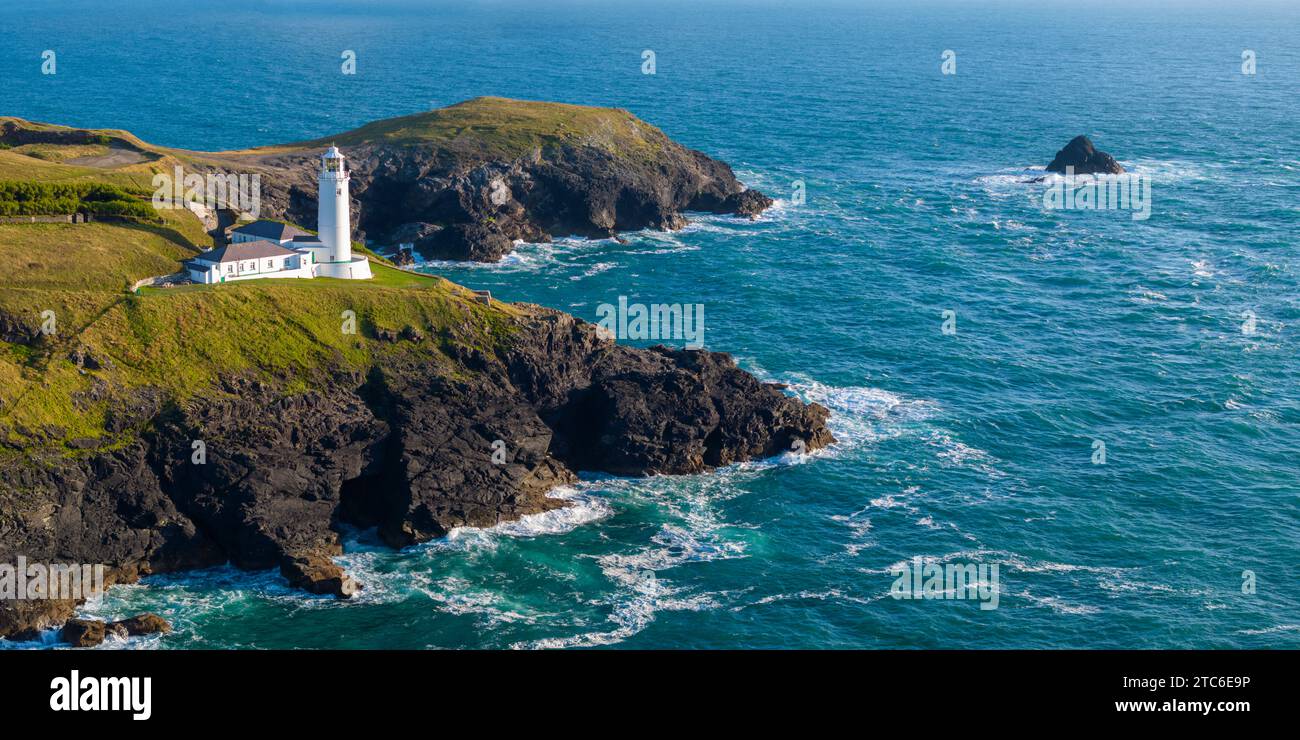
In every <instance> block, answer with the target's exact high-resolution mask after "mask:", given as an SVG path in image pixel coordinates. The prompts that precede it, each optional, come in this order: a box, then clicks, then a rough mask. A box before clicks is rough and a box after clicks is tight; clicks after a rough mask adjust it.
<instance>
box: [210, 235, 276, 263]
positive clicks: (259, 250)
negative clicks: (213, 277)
mask: <svg viewBox="0 0 1300 740" xmlns="http://www.w3.org/2000/svg"><path fill="white" fill-rule="evenodd" d="M295 254H297V252H295V251H293V250H292V249H285V248H284V247H282V246H280V245H279V244H276V243H275V242H271V241H267V240H265V239H258V240H257V241H255V242H236V243H234V244H227V245H226V246H224V247H218V248H217V249H213V250H211V251H208V252H204V253H203V254H200V255H199V256H197V257H195V258H194V259H196V260H202V261H204V262H239V261H241V260H255V259H261V258H263V257H288V256H290V255H295Z"/></svg>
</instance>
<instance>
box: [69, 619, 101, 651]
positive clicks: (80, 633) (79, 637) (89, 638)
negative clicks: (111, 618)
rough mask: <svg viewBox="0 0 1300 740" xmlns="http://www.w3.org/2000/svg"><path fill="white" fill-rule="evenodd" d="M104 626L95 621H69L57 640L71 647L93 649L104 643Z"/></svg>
mask: <svg viewBox="0 0 1300 740" xmlns="http://www.w3.org/2000/svg"><path fill="white" fill-rule="evenodd" d="M105 634H106V625H105V624H104V623H103V622H101V621H99V620H97V619H69V620H68V621H67V623H66V624H64V625H63V629H61V630H59V639H60V640H62V641H63V642H66V643H68V644H70V645H72V646H73V647H94V646H96V645H98V644H100V643H102V642H103V641H104V636H105Z"/></svg>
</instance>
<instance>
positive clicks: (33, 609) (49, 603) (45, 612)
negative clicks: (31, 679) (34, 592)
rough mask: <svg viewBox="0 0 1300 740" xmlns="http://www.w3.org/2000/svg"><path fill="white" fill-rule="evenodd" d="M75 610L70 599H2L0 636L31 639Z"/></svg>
mask: <svg viewBox="0 0 1300 740" xmlns="http://www.w3.org/2000/svg"><path fill="white" fill-rule="evenodd" d="M6 562H11V563H12V562H13V561H12V560H10V561H6ZM76 610H77V603H76V602H75V601H72V600H71V599H5V600H3V601H0V638H6V637H7V638H9V639H10V640H19V641H23V642H26V641H29V640H35V639H36V638H37V637H39V636H40V633H41V631H42V630H48V629H53V628H55V627H58V626H59V625H61V624H63V623H65V622H66V621H67V620H68V619H69V618H71V617H72V615H73V614H74V613H76Z"/></svg>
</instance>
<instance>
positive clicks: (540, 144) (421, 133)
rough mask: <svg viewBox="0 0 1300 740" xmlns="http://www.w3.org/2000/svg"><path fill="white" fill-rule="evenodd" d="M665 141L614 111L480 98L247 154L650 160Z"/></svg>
mask: <svg viewBox="0 0 1300 740" xmlns="http://www.w3.org/2000/svg"><path fill="white" fill-rule="evenodd" d="M667 141H668V139H667V136H665V135H664V133H663V132H662V131H660V130H659V129H657V128H655V127H654V126H651V125H649V124H647V123H645V122H644V121H641V120H639V119H638V118H637V117H636V116H633V115H632V114H631V113H629V112H627V111H625V110H621V109H617V108H595V107H590V106H583V105H567V104H563V103H546V102H536V101H528V100H511V99H509V98H494V97H483V98H474V99H473V100H467V101H465V102H463V103H457V104H456V105H451V106H448V107H446V108H439V109H438V110H433V111H428V112H424V113H416V114H414V115H409V116H402V117H400V118H389V119H385V120H382V121H375V122H374V123H370V124H367V125H365V126H362V127H361V128H358V129H355V130H353V131H348V132H346V133H342V134H338V135H336V136H328V137H324V138H321V139H317V140H314V141H307V142H300V143H296V144H286V145H282V146H277V147H267V148H265V149H253V150H250V151H252V152H265V153H270V152H272V151H278V150H286V149H306V148H312V149H314V148H319V147H324V146H329V145H330V144H338V145H340V146H356V145H358V144H369V143H390V144H423V145H434V146H438V147H443V148H446V149H448V150H451V151H453V152H456V153H457V154H461V155H471V156H474V155H477V156H481V157H484V158H490V157H505V158H515V157H520V156H525V155H527V154H530V153H532V152H534V151H539V150H544V149H546V148H547V147H551V146H556V145H561V144H570V145H584V146H592V147H596V148H599V149H603V150H605V151H607V152H609V153H610V154H612V155H615V156H621V157H633V158H648V157H651V156H653V155H654V154H657V153H658V152H660V151H661V150H662V148H663V146H664V145H665V144H666V143H667Z"/></svg>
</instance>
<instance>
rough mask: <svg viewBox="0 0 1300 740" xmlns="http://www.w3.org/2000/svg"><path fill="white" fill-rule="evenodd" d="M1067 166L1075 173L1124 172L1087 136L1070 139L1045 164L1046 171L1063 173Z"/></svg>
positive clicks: (1112, 158) (1114, 173)
mask: <svg viewBox="0 0 1300 740" xmlns="http://www.w3.org/2000/svg"><path fill="white" fill-rule="evenodd" d="M1067 167H1071V168H1073V172H1074V174H1076V175H1101V174H1109V175H1119V174H1123V172H1124V168H1123V167H1122V166H1120V163H1119V162H1116V161H1115V158H1114V157H1112V156H1110V155H1109V154H1107V153H1106V152H1099V151H1097V149H1096V147H1094V146H1093V145H1092V141H1090V140H1089V139H1088V137H1087V136H1076V137H1074V138H1073V139H1070V143H1068V144H1066V145H1065V147H1064V148H1062V149H1061V150H1060V151H1059V152H1057V153H1056V157H1055V158H1053V159H1052V161H1051V163H1050V164H1048V165H1047V171H1048V172H1057V173H1060V174H1065V172H1066V168H1067Z"/></svg>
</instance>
